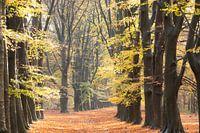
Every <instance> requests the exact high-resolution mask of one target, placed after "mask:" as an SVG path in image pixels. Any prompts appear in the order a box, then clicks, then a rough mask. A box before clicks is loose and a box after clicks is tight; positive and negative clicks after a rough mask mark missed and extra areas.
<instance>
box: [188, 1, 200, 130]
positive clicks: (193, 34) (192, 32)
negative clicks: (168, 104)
mask: <svg viewBox="0 0 200 133" xmlns="http://www.w3.org/2000/svg"><path fill="white" fill-rule="evenodd" d="M199 5H200V0H195V10H199V9H200V6H199ZM199 20H200V15H199V14H195V13H194V15H193V17H192V21H191V23H190V29H189V34H188V40H187V46H186V50H191V49H192V50H193V49H195V50H196V48H199V47H200V37H199V36H200V29H199ZM187 57H188V60H189V63H190V67H191V69H192V71H193V73H194V75H195V79H196V81H197V99H198V100H197V104H198V113H199V115H200V70H199V68H200V63H199V60H200V54H199V52H197V53H195V52H193V51H192V52H187ZM191 104H192V103H191ZM199 122H200V116H199ZM199 130H200V124H199Z"/></svg>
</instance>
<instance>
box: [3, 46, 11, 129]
mask: <svg viewBox="0 0 200 133" xmlns="http://www.w3.org/2000/svg"><path fill="white" fill-rule="evenodd" d="M4 51H5V52H4V99H5V115H6V127H7V130H8V131H7V133H10V132H11V125H10V96H9V94H8V89H9V74H8V49H7V45H6V43H5V50H4Z"/></svg>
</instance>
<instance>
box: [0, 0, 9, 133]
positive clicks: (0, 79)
mask: <svg viewBox="0 0 200 133" xmlns="http://www.w3.org/2000/svg"><path fill="white" fill-rule="evenodd" d="M4 15H5V1H1V2H0V16H1V18H0V116H1V117H0V132H1V133H4V132H6V131H7V129H6V116H5V111H6V110H5V107H6V105H5V100H4V89H5V87H4V67H5V64H4V63H5V62H4V58H5V52H6V51H5V47H6V44H5V40H4V35H3V29H4V25H3V23H4V19H3V18H4Z"/></svg>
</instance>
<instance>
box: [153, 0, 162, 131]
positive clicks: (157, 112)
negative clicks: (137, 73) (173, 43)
mask: <svg viewBox="0 0 200 133" xmlns="http://www.w3.org/2000/svg"><path fill="white" fill-rule="evenodd" d="M153 11H154V10H153ZM155 12H156V13H155V15H156V18H155V33H154V34H155V40H154V53H153V86H152V87H153V88H152V103H153V114H152V115H153V123H152V125H151V126H152V128H160V127H161V107H162V84H163V55H164V31H163V28H164V27H163V13H162V11H161V7H160V6H159V5H158V3H156V9H155Z"/></svg>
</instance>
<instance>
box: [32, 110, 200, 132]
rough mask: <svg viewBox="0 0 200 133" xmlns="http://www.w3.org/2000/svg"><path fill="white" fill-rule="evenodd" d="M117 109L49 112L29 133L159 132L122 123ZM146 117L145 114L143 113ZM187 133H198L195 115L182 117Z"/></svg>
mask: <svg viewBox="0 0 200 133" xmlns="http://www.w3.org/2000/svg"><path fill="white" fill-rule="evenodd" d="M115 114H116V108H105V109H99V110H93V111H83V112H73V113H70V114H60V113H59V112H58V111H47V112H46V113H45V116H46V118H45V120H44V121H39V122H37V123H35V124H33V125H32V127H31V129H30V131H29V133H158V132H159V130H152V129H149V128H143V127H142V125H133V124H131V123H126V122H121V121H120V120H118V119H117V118H115ZM143 117H144V112H143ZM181 117H182V120H183V126H184V128H185V129H186V130H185V131H186V133H198V130H197V129H198V119H197V117H196V116H195V115H189V114H184V115H181Z"/></svg>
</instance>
